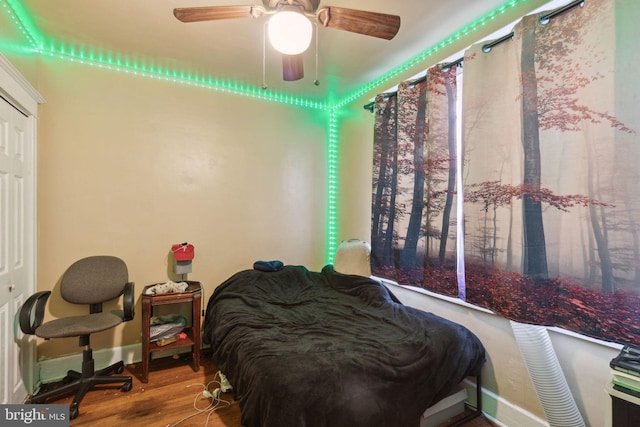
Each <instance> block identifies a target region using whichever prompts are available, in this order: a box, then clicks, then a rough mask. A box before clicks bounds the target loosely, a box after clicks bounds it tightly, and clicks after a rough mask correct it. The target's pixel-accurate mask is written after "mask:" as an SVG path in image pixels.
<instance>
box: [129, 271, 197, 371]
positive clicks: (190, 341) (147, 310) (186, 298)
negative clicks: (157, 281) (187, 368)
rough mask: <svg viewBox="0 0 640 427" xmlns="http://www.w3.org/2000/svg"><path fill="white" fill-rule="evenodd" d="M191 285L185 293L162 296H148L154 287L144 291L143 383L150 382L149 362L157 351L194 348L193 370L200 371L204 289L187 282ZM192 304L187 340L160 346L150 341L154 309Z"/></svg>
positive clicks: (194, 283) (186, 330)
mask: <svg viewBox="0 0 640 427" xmlns="http://www.w3.org/2000/svg"><path fill="white" fill-rule="evenodd" d="M186 283H187V284H188V285H189V287H188V288H187V290H186V291H184V292H174V293H169V294H162V295H147V293H146V291H147V289H148V288H150V287H151V286H154V285H149V286H145V288H144V290H143V291H142V378H141V380H142V382H143V383H146V382H148V381H149V361H150V359H151V354H152V353H153V352H156V351H161V350H170V349H173V348H179V347H187V346H191V347H192V356H193V370H194V371H195V372H197V371H199V370H200V318H201V314H200V307H201V306H202V305H201V304H202V288H201V287H200V282H193V281H186ZM185 302H190V303H191V313H192V315H191V326H190V327H186V328H185V329H184V331H183V332H185V333H186V334H187V338H186V339H183V340H179V341H176V342H173V343H171V344H167V345H164V346H159V345H158V344H156V343H155V342H151V341H149V340H150V328H151V316H153V307H155V306H159V305H167V304H180V303H185Z"/></svg>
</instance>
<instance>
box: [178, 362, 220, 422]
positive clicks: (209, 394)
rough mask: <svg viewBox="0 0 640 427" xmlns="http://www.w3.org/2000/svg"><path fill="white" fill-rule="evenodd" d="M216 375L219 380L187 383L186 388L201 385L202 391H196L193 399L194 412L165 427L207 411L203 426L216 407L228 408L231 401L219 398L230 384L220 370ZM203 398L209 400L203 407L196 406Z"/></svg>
mask: <svg viewBox="0 0 640 427" xmlns="http://www.w3.org/2000/svg"><path fill="white" fill-rule="evenodd" d="M216 376H217V377H219V378H220V381H217V380H215V379H214V380H213V381H210V382H209V383H207V384H206V385H205V384H189V385H188V386H187V388H189V387H192V386H200V387H202V391H200V392H198V393H197V394H196V395H195V397H194V399H193V409H194V410H195V412H194V413H193V414H191V415H187V416H186V417H184V418H182V419H181V420H179V421H177V422H175V423H173V424H167V427H175V426H177V425H178V424H180V423H182V422H184V421H187V420H188V419H191V418H193V417H195V416H196V415H200V414H203V413H205V412H208V415H207V421H206V423H205V427H206V426H207V425H208V424H209V417H211V414H213V413H214V412H215V411H217V410H218V409H222V408H228V407H229V406H231V402H229V401H227V400H224V399H221V398H220V395H221V394H222V393H223V392H225V391H228V390H230V389H231V388H230V385H229V383H228V381H227V379H226V378H225V377H224V375H223V374H222V372H220V371H218V372H217V373H216ZM212 385H213V386H215V388H214V389H213V390H212V391H209V390H210V389H211V387H212ZM203 399H207V400H209V399H210V401H209V404H208V405H207V406H206V407H205V408H202V409H201V408H199V407H198V401H199V400H203Z"/></svg>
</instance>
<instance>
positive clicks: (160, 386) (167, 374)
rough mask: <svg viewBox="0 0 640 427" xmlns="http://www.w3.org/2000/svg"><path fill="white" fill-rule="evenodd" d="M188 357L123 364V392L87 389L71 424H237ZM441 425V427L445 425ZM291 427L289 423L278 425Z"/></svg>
mask: <svg viewBox="0 0 640 427" xmlns="http://www.w3.org/2000/svg"><path fill="white" fill-rule="evenodd" d="M190 363H191V361H190V359H188V358H187V359H182V358H181V359H173V358H170V357H168V358H164V359H158V360H153V361H151V363H150V366H151V367H150V372H149V382H148V383H147V384H144V383H142V382H140V376H141V370H142V369H141V364H140V363H138V364H134V365H129V366H127V367H126V368H125V372H124V373H123V374H122V375H132V376H133V388H132V389H131V391H129V392H127V393H123V392H121V391H120V389H119V387H107V386H101V388H100V389H94V390H92V391H90V392H89V393H87V395H86V396H85V398H84V400H83V401H82V403H81V404H80V414H79V415H78V417H77V418H76V419H74V420H71V423H70V425H71V426H74V427H75V426H77V427H80V426H91V427H102V426H105V427H117V426H129V427H137V426H144V427H151V426H158V427H169V426H181V427H190V426H208V427H242V426H241V424H240V408H239V407H238V404H237V403H236V402H234V401H233V395H232V394H231V393H223V394H222V395H221V398H222V399H224V400H226V401H228V402H229V404H228V405H226V404H225V405H221V406H220V407H219V408H218V409H216V410H215V411H214V410H212V408H211V407H210V406H209V404H210V402H211V400H210V399H208V398H203V397H202V392H203V390H204V389H205V387H206V386H207V385H209V386H208V390H209V391H213V390H214V389H215V388H216V385H214V384H209V383H211V381H214V379H217V378H216V372H217V370H216V368H215V366H214V365H213V363H212V362H211V360H210V359H209V358H207V357H203V358H202V365H201V367H200V370H199V371H198V372H194V371H193V369H192V368H191V364H190ZM71 401H72V396H64V397H61V398H59V399H58V400H55V401H50V402H49V403H64V404H69V403H71ZM446 425H447V424H444V425H443V426H446ZM493 425H494V424H492V423H490V422H489V421H488V420H486V419H485V418H484V417H479V418H475V419H474V420H471V421H470V422H467V423H466V424H464V426H465V427H490V426H493ZM283 427H295V426H283Z"/></svg>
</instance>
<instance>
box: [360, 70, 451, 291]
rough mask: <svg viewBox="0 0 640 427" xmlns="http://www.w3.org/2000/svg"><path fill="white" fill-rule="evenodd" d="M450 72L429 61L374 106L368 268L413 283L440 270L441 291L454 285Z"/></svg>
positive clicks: (418, 284) (381, 96)
mask: <svg viewBox="0 0 640 427" xmlns="http://www.w3.org/2000/svg"><path fill="white" fill-rule="evenodd" d="M456 71H457V70H456V67H452V68H451V69H449V70H448V71H442V70H441V68H440V67H433V68H431V69H429V70H428V71H427V76H426V79H421V80H420V81H418V82H404V83H401V84H400V86H399V87H398V92H397V94H393V95H380V96H378V97H377V98H376V102H375V107H374V108H375V114H376V124H375V134H374V135H375V136H374V138H375V142H374V172H373V209H372V232H371V245H372V269H373V271H374V272H376V274H379V275H385V276H386V277H392V278H395V279H396V280H398V281H400V282H402V283H406V284H411V285H416V286H429V285H430V284H431V283H433V282H431V281H427V280H425V277H429V276H431V275H432V274H443V273H444V272H446V273H444V274H447V275H449V276H450V277H448V279H450V280H439V281H437V283H439V284H440V285H447V286H449V285H450V286H451V287H452V288H451V289H447V291H449V292H457V291H455V289H457V284H456V270H455V261H456V255H455V254H456V247H455V219H456V215H455V214H456V203H455V196H456V192H455V184H456V181H455V176H456V134H455V123H456V109H455V107H456V93H457V89H456ZM434 266H437V267H439V268H434ZM443 279H444V278H443ZM434 290H435V289H434Z"/></svg>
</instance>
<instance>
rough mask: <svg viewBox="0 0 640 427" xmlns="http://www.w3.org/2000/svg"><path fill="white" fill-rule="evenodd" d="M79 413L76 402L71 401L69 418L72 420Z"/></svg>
mask: <svg viewBox="0 0 640 427" xmlns="http://www.w3.org/2000/svg"><path fill="white" fill-rule="evenodd" d="M79 413H80V412H79V411H78V404H77V403H72V404H71V406H70V407H69V418H70V419H72V420H73V419H75V418H76V417H77V416H78V414H79Z"/></svg>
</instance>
